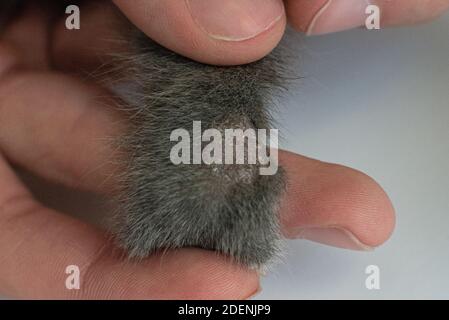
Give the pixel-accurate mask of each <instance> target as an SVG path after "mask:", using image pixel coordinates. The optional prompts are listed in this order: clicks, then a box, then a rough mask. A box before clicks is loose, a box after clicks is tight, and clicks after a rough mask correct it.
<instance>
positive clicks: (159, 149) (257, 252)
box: [116, 33, 285, 268]
mask: <svg viewBox="0 0 449 320" xmlns="http://www.w3.org/2000/svg"><path fill="white" fill-rule="evenodd" d="M131 38H133V39H134V40H133V42H132V43H131V46H132V48H133V49H134V54H133V55H131V56H129V57H127V58H126V59H125V61H122V64H124V65H126V66H127V71H128V74H129V75H131V76H132V77H131V79H132V83H133V86H132V90H129V92H128V94H131V99H129V97H128V100H130V101H132V102H131V103H130V104H129V105H128V106H127V107H126V111H127V112H128V114H129V119H130V125H131V126H130V130H129V132H128V135H127V136H125V137H123V138H122V139H121V141H120V145H121V146H122V148H124V149H125V150H126V153H127V154H128V156H129V157H128V160H129V161H128V163H127V166H126V167H127V168H128V170H127V171H126V172H125V173H124V174H123V179H122V181H123V185H122V190H123V193H122V196H121V201H120V203H121V206H120V210H119V213H118V215H117V216H118V220H117V221H116V226H117V230H116V235H117V238H118V240H119V243H120V245H121V246H122V247H124V248H125V249H126V251H127V252H128V253H129V255H130V257H138V258H139V257H145V256H147V255H149V254H151V253H153V252H155V251H158V250H165V249H173V248H181V247H199V248H204V249H210V250H215V251H217V252H219V253H222V254H225V255H227V256H229V257H231V259H233V260H235V261H237V262H239V263H241V264H243V265H246V266H250V267H255V268H260V267H263V266H265V265H266V264H267V263H268V262H270V260H272V258H273V257H275V256H277V254H278V252H279V245H280V230H279V229H280V228H279V219H278V215H277V211H278V205H279V199H280V197H281V194H282V192H283V190H284V186H285V182H284V173H283V170H282V168H281V167H279V170H278V172H277V174H275V175H273V176H263V175H259V166H260V164H259V163H257V164H255V165H248V164H245V165H227V164H223V165H216V164H214V165H206V164H201V165H194V164H190V165H184V164H181V165H174V164H173V163H172V162H171V161H170V149H171V147H172V146H173V145H174V144H175V142H171V141H170V134H171V132H172V131H173V130H175V129H179V128H184V129H186V130H188V131H189V132H190V133H191V135H192V123H193V121H201V122H202V131H203V132H204V130H206V129H209V128H216V129H219V130H224V129H243V130H245V129H248V128H252V129H269V128H270V123H271V122H272V121H271V112H272V110H273V109H274V102H273V97H275V96H276V94H277V93H278V92H279V89H281V88H283V81H282V79H283V78H282V74H283V69H282V57H281V55H280V52H279V50H280V49H278V50H275V52H273V53H271V54H270V55H269V56H268V57H266V58H264V59H262V60H260V61H257V62H254V63H251V64H248V65H242V66H232V67H219V66H211V65H206V64H201V63H198V62H195V61H192V60H190V59H188V58H185V57H182V56H180V55H178V54H176V53H174V52H172V51H169V50H167V49H165V48H163V47H161V46H160V45H158V44H157V43H155V42H153V41H152V40H150V39H148V38H147V37H146V36H144V35H142V34H140V33H139V34H137V35H136V36H132V37H131Z"/></svg>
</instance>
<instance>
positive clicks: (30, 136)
mask: <svg viewBox="0 0 449 320" xmlns="http://www.w3.org/2000/svg"><path fill="white" fill-rule="evenodd" d="M373 2H374V1H373ZM378 2H379V3H382V5H383V10H384V12H385V17H386V18H385V20H384V23H385V26H388V25H399V24H405V23H406V24H411V23H417V22H422V21H426V20H430V19H432V18H434V17H436V16H438V15H439V14H442V13H443V12H444V11H445V10H446V9H447V8H448V7H449V1H448V0H444V1H443V0H434V1H432V0H427V1H423V0H402V1H401V0H395V1H392V2H393V3H394V5H393V4H390V2H385V1H378ZM313 3H314V5H310V1H309V0H290V1H285V12H286V13H285V14H282V15H281V16H280V17H279V18H278V19H277V20H276V22H275V23H273V24H271V25H270V26H269V28H267V29H266V30H264V31H263V32H262V33H260V34H257V35H255V36H254V37H252V38H250V39H245V40H241V41H229V40H223V39H216V38H213V37H209V35H208V34H206V33H205V32H204V30H203V29H201V28H198V25H197V24H196V23H193V22H192V20H191V19H192V16H191V15H187V14H186V11H185V10H187V9H186V4H185V2H183V1H178V0H165V1H154V0H153V1H151V0H135V1H125V0H116V1H115V4H116V5H118V6H119V8H120V10H122V12H123V13H124V14H125V15H126V16H127V17H128V18H129V19H131V20H132V21H133V22H134V23H135V24H136V25H137V26H138V27H139V28H141V29H142V30H143V31H144V32H145V33H147V34H148V35H149V36H150V37H152V38H154V39H156V40H157V41H159V42H160V43H161V44H163V45H165V46H167V47H168V48H170V49H172V50H175V51H177V52H179V53H181V54H184V55H186V56H189V57H191V58H193V59H196V60H199V61H202V62H207V63H215V64H227V65H232V64H239V63H246V62H250V61H254V60H257V59H259V58H261V57H263V56H264V55H266V54H267V53H268V52H269V51H271V49H272V48H273V47H274V46H276V44H277V43H278V41H279V40H280V38H281V37H282V34H283V33H284V30H285V26H286V23H287V21H288V22H289V23H290V24H292V25H293V26H294V27H295V28H296V29H298V30H299V31H303V32H309V31H310V24H311V23H312V21H314V20H316V15H317V12H318V11H319V10H320V8H322V7H323V5H325V3H326V1H324V0H323V1H318V0H317V1H314V2H313ZM281 4H282V3H281ZM401 5H402V7H401ZM148 8H151V10H149V9H148ZM81 10H82V12H83V19H85V20H83V27H82V29H81V30H80V31H78V32H77V33H70V34H69V33H68V31H66V30H63V29H61V28H56V27H55V23H56V25H58V24H59V27H60V25H61V21H62V20H60V21H59V22H55V20H54V19H50V17H49V10H39V8H31V9H30V10H27V12H26V13H25V14H24V15H23V16H21V17H19V18H18V19H16V20H15V21H13V23H12V24H11V25H9V26H8V28H7V29H6V31H5V33H3V34H2V35H1V36H0V252H1V257H0V294H2V295H6V296H10V297H18V298H60V299H65V298H83V299H89V298H98V299H101V298H123V299H133V298H134V299H160V298H196V299H202V298H216V299H228V298H230V299H244V298H248V297H250V296H252V295H253V294H254V293H256V292H257V291H258V289H259V275H258V274H257V273H256V272H255V271H251V270H247V269H244V268H242V267H239V266H236V265H233V264H231V263H230V262H229V261H227V260H226V259H225V258H224V257H220V256H218V255H217V254H215V253H213V252H209V251H204V250H200V249H182V250H177V251H169V252H166V253H165V254H164V255H163V257H162V255H161V254H155V255H153V256H151V257H149V258H147V259H146V260H144V261H142V262H140V263H130V262H128V261H126V260H124V259H121V254H120V253H119V252H117V251H115V250H112V244H111V243H110V241H108V239H109V238H108V235H107V234H106V233H105V232H104V231H101V230H99V229H97V228H95V227H93V226H91V225H88V224H86V223H84V222H81V221H78V220H76V219H74V218H72V217H69V216H67V215H65V214H62V213H59V212H56V211H55V210H52V209H50V208H47V207H45V206H44V205H43V204H41V203H38V202H37V201H36V200H35V198H34V197H33V196H32V195H31V193H30V192H29V191H28V190H27V188H26V186H25V185H24V184H23V183H22V182H21V181H20V180H19V179H18V177H17V175H16V173H15V171H14V169H13V166H14V167H22V168H26V169H27V170H29V171H31V172H33V173H34V174H37V175H39V176H42V177H44V178H46V179H49V180H51V181H53V182H57V183H60V184H63V185H66V186H69V187H74V188H78V189H83V190H87V191H90V192H92V193H98V194H102V195H108V194H110V193H111V192H112V191H113V189H114V186H115V185H116V183H115V182H114V178H113V177H114V172H115V171H116V170H120V168H116V167H115V166H114V165H112V164H111V162H110V161H108V160H109V159H110V157H111V156H113V155H114V152H115V150H114V149H112V148H111V147H110V146H109V145H108V144H107V143H105V140H104V139H103V138H107V137H111V136H117V135H120V133H121V132H123V130H124V128H125V126H126V123H125V122H124V121H122V119H121V115H120V114H119V112H117V111H114V108H113V107H112V106H113V104H114V100H113V98H112V97H111V96H108V91H107V90H106V89H104V88H102V87H101V86H100V85H99V84H98V83H95V82H87V81H86V80H83V79H80V77H77V76H75V75H73V74H74V73H77V72H78V71H79V70H81V69H83V70H95V68H97V67H98V65H99V64H100V63H101V62H104V59H105V56H106V53H107V52H110V51H112V50H114V49H117V48H113V47H110V46H112V44H111V43H106V42H105V43H99V44H98V43H97V46H96V47H95V48H94V49H93V48H92V47H91V46H89V45H86V44H89V43H92V41H94V40H93V38H95V39H99V38H102V37H109V38H113V37H114V34H112V31H111V29H110V28H108V27H106V26H105V25H104V24H102V23H101V21H106V20H108V19H114V18H115V15H114V12H115V10H117V9H116V8H115V7H113V5H112V4H111V3H110V2H109V1H105V2H104V3H100V4H99V5H95V6H90V7H85V8H83V7H82V8H81ZM148 12H152V13H155V14H153V15H152V19H148V17H146V16H145V14H146V13H148ZM253 14H257V10H256V11H254V13H253ZM167 21H168V22H169V23H167ZM331 31H332V30H330V31H329V32H331ZM336 31H338V30H336ZM83 44H84V45H83ZM93 50H96V51H95V52H93ZM99 97H101V98H99ZM280 161H281V164H282V165H283V166H284V167H285V169H286V171H287V174H288V179H289V185H288V190H287V193H286V195H285V197H284V199H283V202H282V208H281V221H282V228H283V233H284V235H285V236H286V237H288V238H308V239H310V240H315V241H318V242H321V243H325V244H327V245H333V246H337V247H343V248H348V249H359V250H363V249H370V248H375V247H377V246H379V245H381V244H382V243H384V242H385V241H386V240H387V239H388V238H389V237H390V235H391V233H392V231H393V229H394V224H395V218H394V210H393V207H392V204H391V202H390V200H389V198H388V197H387V195H386V194H385V192H384V191H383V190H382V188H381V187H380V186H379V185H378V184H377V183H376V182H375V181H374V180H373V179H371V178H370V177H368V176H366V175H365V174H363V173H361V172H358V171H356V170H353V169H350V168H347V167H343V166H340V165H335V164H330V163H325V162H321V161H318V160H314V159H310V158H307V157H304V156H301V155H296V154H293V153H289V152H285V151H283V152H281V153H280ZM99 182H101V183H99ZM323 230H327V231H323ZM72 264H77V265H79V266H80V268H81V272H82V286H81V290H78V291H69V290H67V289H66V288H65V285H64V284H65V279H66V276H67V275H66V274H65V273H64V271H65V268H66V267H67V266H68V265H72Z"/></svg>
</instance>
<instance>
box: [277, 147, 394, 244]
mask: <svg viewBox="0 0 449 320" xmlns="http://www.w3.org/2000/svg"><path fill="white" fill-rule="evenodd" d="M281 164H283V166H284V167H285V169H286V171H287V176H288V188H287V193H286V195H285V199H284V200H285V201H284V204H283V207H282V216H281V220H282V226H283V232H284V234H285V236H287V237H289V238H301V239H307V240H312V241H315V242H320V243H324V244H327V245H332V246H336V247H342V248H346V249H355V250H368V249H372V248H375V247H378V246H379V245H381V244H383V243H384V242H385V241H387V240H388V239H389V237H390V236H391V234H392V232H393V229H394V227H395V213H394V208H393V205H392V203H391V201H390V199H389V197H388V196H387V194H386V193H385V191H384V190H383V189H382V188H381V187H380V185H379V184H378V183H377V182H376V181H375V180H373V179H372V178H370V177H369V176H367V175H365V174H364V173H362V172H360V171H357V170H354V169H351V168H347V167H345V166H341V165H335V164H330V163H324V162H320V161H317V160H314V159H309V158H305V157H301V156H298V155H294V154H292V153H286V152H283V153H282V154H281Z"/></svg>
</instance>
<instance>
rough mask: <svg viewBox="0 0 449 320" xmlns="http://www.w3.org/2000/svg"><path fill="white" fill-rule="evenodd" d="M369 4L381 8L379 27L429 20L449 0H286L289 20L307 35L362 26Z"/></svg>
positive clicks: (446, 7) (439, 13)
mask: <svg viewBox="0 0 449 320" xmlns="http://www.w3.org/2000/svg"><path fill="white" fill-rule="evenodd" d="M368 5H377V6H378V7H379V9H380V20H381V27H388V26H395V25H408V24H414V23H419V22H423V21H428V20H431V19H433V18H435V17H437V16H439V15H441V14H442V13H443V12H445V11H446V10H447V9H448V8H449V0H426V1H422V0H395V1H390V0H369V1H367V0H317V1H309V0H286V8H287V15H288V19H289V22H290V23H291V24H292V25H293V26H294V27H295V28H296V29H298V30H300V31H303V32H307V33H308V34H310V35H317V34H325V33H330V32H337V31H342V30H346V29H351V28H356V27H360V26H363V25H365V21H366V19H367V17H368V15H367V13H366V8H367V6H368Z"/></svg>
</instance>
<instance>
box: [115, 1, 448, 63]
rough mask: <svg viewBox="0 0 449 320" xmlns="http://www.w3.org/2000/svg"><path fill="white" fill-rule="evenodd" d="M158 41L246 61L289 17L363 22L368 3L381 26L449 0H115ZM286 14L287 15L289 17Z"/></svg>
mask: <svg viewBox="0 0 449 320" xmlns="http://www.w3.org/2000/svg"><path fill="white" fill-rule="evenodd" d="M114 2H115V3H116V4H117V5H118V6H119V7H120V8H121V9H122V10H123V12H124V13H125V14H126V15H127V16H128V17H129V18H131V19H132V20H133V21H134V23H135V24H136V25H137V26H138V27H139V28H141V29H142V30H143V31H144V32H146V33H147V34H148V36H150V37H151V38H153V39H154V40H156V41H157V42H159V43H160V44H162V45H164V46H166V47H168V48H170V49H172V50H173V51H176V52H178V53H180V54H183V55H185V56H188V57H190V58H192V59H195V60H198V61H201V62H206V63H212V64H223V65H228V64H243V63H248V62H251V61H254V60H258V59H260V58H262V57H263V56H265V55H266V54H268V52H270V51H271V50H272V49H273V48H274V47H275V46H276V44H277V43H278V42H279V40H280V39H281V37H282V35H283V34H284V30H285V26H286V23H287V20H288V23H289V24H291V25H292V26H293V27H294V28H295V29H297V30H299V31H302V32H306V33H308V34H322V33H330V32H336V31H341V30H345V29H349V28H355V27H360V26H363V25H365V20H366V18H367V15H366V14H365V9H366V7H367V6H368V4H372V5H377V6H379V8H380V10H381V28H383V27H388V26H395V25H408V24H413V23H418V22H422V21H428V20H430V19H432V18H435V17H437V16H438V15H440V14H442V13H443V12H445V10H447V9H448V8H449V0H425V1H423V0H244V1H243V0H233V1H221V0H209V1H203V0H186V1H179V0H165V1H158V0H135V1H127V0H114ZM287 18H288V19H287Z"/></svg>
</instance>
